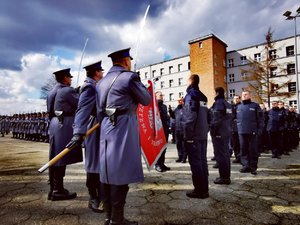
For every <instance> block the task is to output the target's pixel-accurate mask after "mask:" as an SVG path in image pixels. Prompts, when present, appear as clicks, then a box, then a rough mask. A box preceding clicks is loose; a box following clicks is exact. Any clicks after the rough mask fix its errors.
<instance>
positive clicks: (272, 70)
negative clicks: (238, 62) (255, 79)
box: [228, 63, 296, 82]
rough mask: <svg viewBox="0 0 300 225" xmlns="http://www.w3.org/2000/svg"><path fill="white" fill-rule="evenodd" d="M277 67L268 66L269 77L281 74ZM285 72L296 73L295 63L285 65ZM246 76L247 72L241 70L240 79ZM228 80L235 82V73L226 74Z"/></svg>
mask: <svg viewBox="0 0 300 225" xmlns="http://www.w3.org/2000/svg"><path fill="white" fill-rule="evenodd" d="M277 72H278V68H277V66H273V67H271V68H270V77H276V76H277V75H282V74H278V73H277ZM286 73H287V75H291V74H295V73H296V69H295V64H294V63H291V64H288V65H287V68H286ZM246 77H247V72H242V73H241V80H245V79H246ZM228 82H235V75H234V73H231V74H228Z"/></svg>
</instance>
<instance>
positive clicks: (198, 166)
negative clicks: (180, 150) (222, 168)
mask: <svg viewBox="0 0 300 225" xmlns="http://www.w3.org/2000/svg"><path fill="white" fill-rule="evenodd" d="M185 148H186V151H187V154H188V158H189V164H190V166H191V171H192V180H193V185H194V187H195V192H197V193H198V194H206V193H208V166H207V158H206V153H207V140H201V141H199V140H195V141H194V143H187V142H185Z"/></svg>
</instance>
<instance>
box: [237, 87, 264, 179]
mask: <svg viewBox="0 0 300 225" xmlns="http://www.w3.org/2000/svg"><path fill="white" fill-rule="evenodd" d="M237 127H238V133H239V140H240V146H241V163H242V165H243V167H242V169H240V172H241V173H250V172H251V173H252V174H253V175H256V174H257V172H256V170H257V163H258V148H257V135H258V133H261V132H262V129H263V115H262V110H261V108H260V106H259V105H258V104H257V103H255V102H252V101H251V95H250V92H249V91H247V90H245V91H243V92H242V104H240V105H238V107H237Z"/></svg>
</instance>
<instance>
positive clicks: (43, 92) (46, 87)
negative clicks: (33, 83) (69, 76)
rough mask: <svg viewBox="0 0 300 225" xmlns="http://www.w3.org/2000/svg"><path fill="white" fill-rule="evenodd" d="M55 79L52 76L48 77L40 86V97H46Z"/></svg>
mask: <svg viewBox="0 0 300 225" xmlns="http://www.w3.org/2000/svg"><path fill="white" fill-rule="evenodd" d="M55 84H56V81H55V79H54V78H50V79H49V80H48V81H47V83H46V84H45V85H44V86H42V87H41V95H40V99H47V96H48V92H49V91H50V90H51V89H52V88H53V87H54V85H55Z"/></svg>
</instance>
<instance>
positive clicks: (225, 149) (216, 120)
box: [210, 87, 232, 185]
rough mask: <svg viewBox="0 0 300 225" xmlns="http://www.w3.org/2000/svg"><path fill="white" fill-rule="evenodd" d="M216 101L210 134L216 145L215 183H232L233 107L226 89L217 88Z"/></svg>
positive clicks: (212, 113)
mask: <svg viewBox="0 0 300 225" xmlns="http://www.w3.org/2000/svg"><path fill="white" fill-rule="evenodd" d="M215 92H216V97H215V102H214V104H213V105H212V107H211V108H210V116H211V118H210V135H211V138H212V143H213V147H214V153H215V157H216V162H217V164H218V168H219V177H218V178H216V179H215V181H214V183H215V184H227V185H228V184H230V183H231V180H230V153H229V140H230V135H231V120H232V107H231V105H230V104H229V103H228V102H227V101H226V100H225V90H224V88H222V87H217V88H215Z"/></svg>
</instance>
